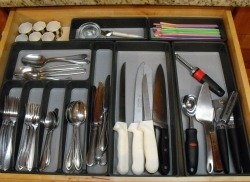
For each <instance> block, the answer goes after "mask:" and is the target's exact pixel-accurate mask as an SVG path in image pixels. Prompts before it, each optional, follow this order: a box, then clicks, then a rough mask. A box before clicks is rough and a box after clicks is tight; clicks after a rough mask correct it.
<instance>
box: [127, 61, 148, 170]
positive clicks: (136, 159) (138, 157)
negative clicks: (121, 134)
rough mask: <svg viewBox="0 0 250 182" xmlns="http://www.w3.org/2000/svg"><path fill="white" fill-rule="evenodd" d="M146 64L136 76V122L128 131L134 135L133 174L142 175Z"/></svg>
mask: <svg viewBox="0 0 250 182" xmlns="http://www.w3.org/2000/svg"><path fill="white" fill-rule="evenodd" d="M144 67H145V63H144V62H143V63H141V64H140V66H139V68H138V70H137V74H136V81H135V97H134V101H135V102H134V121H133V123H131V124H130V125H129V128H128V131H130V132H132V133H133V141H132V161H133V162H132V172H133V173H134V174H136V175H140V174H142V173H143V172H144V165H145V157H144V148H143V132H142V131H141V130H139V129H138V126H139V122H141V121H142V84H141V83H142V78H143V75H144Z"/></svg>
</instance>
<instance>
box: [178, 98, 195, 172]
mask: <svg viewBox="0 0 250 182" xmlns="http://www.w3.org/2000/svg"><path fill="white" fill-rule="evenodd" d="M196 106H197V99H196V97H195V96H194V95H185V96H184V97H183V100H182V111H183V112H184V114H185V115H186V116H188V118H189V127H188V128H187V129H186V130H185V134H186V142H185V152H186V161H187V171H188V173H189V174H191V175H193V174H195V173H196V172H197V166H198V155H199V145H198V140H197V129H195V128H194V121H193V120H194V115H195V111H196Z"/></svg>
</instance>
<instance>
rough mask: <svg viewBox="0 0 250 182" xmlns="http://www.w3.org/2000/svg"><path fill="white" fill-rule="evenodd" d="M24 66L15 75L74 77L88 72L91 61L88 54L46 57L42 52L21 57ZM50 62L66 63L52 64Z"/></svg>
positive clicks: (36, 77)
mask: <svg viewBox="0 0 250 182" xmlns="http://www.w3.org/2000/svg"><path fill="white" fill-rule="evenodd" d="M21 61H22V63H23V66H20V67H17V68H16V69H15V71H14V76H15V77H16V78H18V79H26V80H60V79H66V80H68V79H72V75H79V74H86V72H87V70H86V68H85V66H86V65H88V64H89V63H90V60H88V59H87V55H86V54H77V55H71V56H64V57H53V58H45V57H44V56H43V55H40V54H28V55H26V56H24V57H22V59H21ZM50 63H64V64H58V65H50Z"/></svg>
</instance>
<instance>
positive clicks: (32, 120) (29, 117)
mask: <svg viewBox="0 0 250 182" xmlns="http://www.w3.org/2000/svg"><path fill="white" fill-rule="evenodd" d="M39 123H40V105H38V104H32V103H28V104H27V106H26V113H25V121H24V124H25V128H26V130H25V133H24V137H23V143H22V145H20V147H21V148H20V149H19V154H18V159H17V167H18V170H25V171H32V169H33V163H34V157H35V150H36V149H35V146H36V142H37V140H36V135H37V128H38V126H39Z"/></svg>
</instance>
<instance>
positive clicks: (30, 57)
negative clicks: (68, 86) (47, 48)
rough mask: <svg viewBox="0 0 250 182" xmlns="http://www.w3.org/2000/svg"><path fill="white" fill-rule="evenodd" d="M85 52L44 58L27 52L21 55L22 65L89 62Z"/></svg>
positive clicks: (36, 65) (35, 65)
mask: <svg viewBox="0 0 250 182" xmlns="http://www.w3.org/2000/svg"><path fill="white" fill-rule="evenodd" d="M86 58H87V55H86V54H77V55H72V56H62V57H54V58H45V57H44V56H42V55H40V54H27V55H26V56H24V57H22V59H21V60H22V63H23V64H24V65H32V66H34V67H42V66H43V65H45V64H47V63H52V62H67V63H73V64H89V63H90V60H88V59H86Z"/></svg>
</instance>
